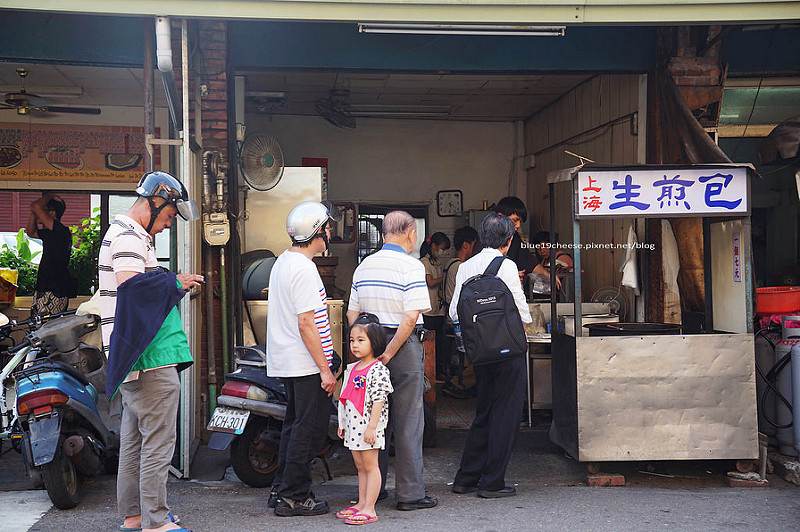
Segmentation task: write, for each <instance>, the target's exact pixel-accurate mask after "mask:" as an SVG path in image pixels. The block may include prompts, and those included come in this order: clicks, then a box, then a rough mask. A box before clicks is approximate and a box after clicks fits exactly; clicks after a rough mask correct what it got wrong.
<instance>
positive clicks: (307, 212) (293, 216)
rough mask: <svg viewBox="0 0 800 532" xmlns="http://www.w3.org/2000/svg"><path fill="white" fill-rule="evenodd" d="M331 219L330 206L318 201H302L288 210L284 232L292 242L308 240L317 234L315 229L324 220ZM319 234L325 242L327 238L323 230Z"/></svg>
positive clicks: (331, 210) (317, 229)
mask: <svg viewBox="0 0 800 532" xmlns="http://www.w3.org/2000/svg"><path fill="white" fill-rule="evenodd" d="M333 219H334V217H333V209H331V208H330V206H328V205H325V204H324V203H320V202H318V201H304V202H303V203H299V204H298V205H296V206H295V207H294V208H293V209H292V210H291V211H289V216H287V217H286V232H287V233H289V237H290V238H291V239H292V242H308V241H309V240H311V239H312V238H314V237H315V236H317V231H319V228H320V227H322V226H323V225H325V222H327V221H328V220H333ZM320 236H321V237H322V238H323V239H325V242H326V244H327V241H328V238H327V235H326V234H325V232H324V231H323V232H322V234H321V235H320Z"/></svg>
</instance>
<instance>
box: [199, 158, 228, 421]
mask: <svg viewBox="0 0 800 532" xmlns="http://www.w3.org/2000/svg"><path fill="white" fill-rule="evenodd" d="M214 154H215V152H213V151H210V150H209V151H206V152H204V153H203V221H206V220H207V219H208V215H209V212H210V210H211V171H212V168H211V166H212V159H213V158H214ZM213 260H214V259H213V253H212V250H211V246H209V245H208V243H206V244H205V245H204V252H203V262H204V263H205V278H206V290H205V293H206V344H207V345H206V352H207V360H208V407H209V418H210V416H211V415H213V413H214V408H216V406H217V402H216V398H217V393H216V391H217V368H216V359H217V357H216V356H215V355H216V341H215V340H216V338H215V336H214V267H213ZM224 279H225V277H224V276H223V277H222V278H221V279H220V280H221V281H223V280H224ZM223 282H224V281H223Z"/></svg>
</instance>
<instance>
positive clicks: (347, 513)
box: [336, 506, 358, 519]
mask: <svg viewBox="0 0 800 532" xmlns="http://www.w3.org/2000/svg"><path fill="white" fill-rule="evenodd" d="M357 513H358V508H356V507H355V506H349V507H347V508H345V509H344V510H341V511H339V512H336V518H337V519H347V518H349V517H353V516H354V515H356V514H357Z"/></svg>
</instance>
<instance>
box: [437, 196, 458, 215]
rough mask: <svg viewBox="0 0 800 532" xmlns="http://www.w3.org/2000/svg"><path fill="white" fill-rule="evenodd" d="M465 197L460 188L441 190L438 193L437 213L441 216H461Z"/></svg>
mask: <svg viewBox="0 0 800 532" xmlns="http://www.w3.org/2000/svg"><path fill="white" fill-rule="evenodd" d="M463 211H464V197H463V195H462V193H461V191H460V190H440V191H439V192H437V193H436V214H438V215H439V216H461V213H462V212H463Z"/></svg>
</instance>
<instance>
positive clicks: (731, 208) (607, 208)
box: [576, 166, 750, 218]
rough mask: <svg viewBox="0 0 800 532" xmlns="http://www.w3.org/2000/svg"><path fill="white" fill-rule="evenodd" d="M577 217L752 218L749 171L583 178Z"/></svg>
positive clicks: (660, 171) (609, 173)
mask: <svg viewBox="0 0 800 532" xmlns="http://www.w3.org/2000/svg"><path fill="white" fill-rule="evenodd" d="M576 193H577V210H578V212H577V216H578V217H579V218H580V217H592V216H597V217H600V216H602V217H609V216H615V217H617V216H619V217H642V218H648V217H674V216H709V215H716V216H726V215H728V216H731V215H739V216H740V215H743V214H747V213H748V212H749V208H750V203H749V198H748V186H747V168H745V167H724V166H720V167H707V168H705V167H704V168H697V167H693V168H688V167H687V168H666V169H665V168H652V169H651V168H648V169H640V170H632V169H629V170H625V169H620V170H605V169H604V170H599V169H598V170H592V169H586V170H581V171H579V172H578V177H577V190H576Z"/></svg>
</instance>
